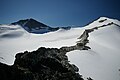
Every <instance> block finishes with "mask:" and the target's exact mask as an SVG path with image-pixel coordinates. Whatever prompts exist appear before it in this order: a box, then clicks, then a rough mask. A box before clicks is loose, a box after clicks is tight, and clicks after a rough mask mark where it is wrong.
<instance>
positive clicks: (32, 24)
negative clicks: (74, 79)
mask: <svg viewBox="0 0 120 80" xmlns="http://www.w3.org/2000/svg"><path fill="white" fill-rule="evenodd" d="M11 24H12V25H20V26H22V27H23V28H24V29H25V30H26V31H28V32H29V33H36V34H43V33H47V32H51V31H57V30H59V27H57V28H53V27H50V26H48V25H46V24H43V23H41V22H38V21H36V20H35V19H32V18H30V19H24V20H19V21H17V22H14V23H11ZM63 29H70V27H67V28H65V27H63Z"/></svg>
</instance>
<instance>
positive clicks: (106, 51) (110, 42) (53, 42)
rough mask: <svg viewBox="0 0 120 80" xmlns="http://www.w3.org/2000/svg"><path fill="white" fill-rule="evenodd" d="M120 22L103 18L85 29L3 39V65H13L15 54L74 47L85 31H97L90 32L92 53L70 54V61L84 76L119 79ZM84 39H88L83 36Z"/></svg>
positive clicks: (0, 43)
mask: <svg viewBox="0 0 120 80" xmlns="http://www.w3.org/2000/svg"><path fill="white" fill-rule="evenodd" d="M119 25H120V21H118V20H115V19H109V18H106V17H101V18H99V19H98V20H96V21H94V22H92V23H91V24H89V25H87V26H85V27H82V28H72V29H70V30H64V29H59V30H58V31H55V32H49V33H46V34H30V33H25V35H24V36H21V37H18V38H12V39H6V38H3V39H2V40H0V62H2V63H6V64H13V62H14V59H15V57H14V56H15V54H16V53H17V52H21V51H26V50H28V51H33V50H35V49H36V48H39V47H51V48H53V47H54V48H60V47H63V46H73V45H76V42H77V41H79V39H78V38H79V37H80V36H81V35H82V34H83V32H84V31H85V29H95V30H94V31H93V32H91V33H89V36H88V40H89V43H88V44H87V46H89V47H90V48H91V49H90V50H74V51H71V52H68V53H67V55H68V59H69V61H70V62H71V63H74V64H75V65H77V66H78V67H79V68H80V73H82V75H83V76H84V77H85V78H87V77H92V78H93V79H94V80H119V78H120V76H119V71H118V69H119V68H120V62H119V61H120V59H119V57H120V54H119V53H120V50H119V47H120V37H119V35H120V26H119ZM83 37H84V36H83Z"/></svg>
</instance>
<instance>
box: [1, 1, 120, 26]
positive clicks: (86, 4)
mask: <svg viewBox="0 0 120 80" xmlns="http://www.w3.org/2000/svg"><path fill="white" fill-rule="evenodd" d="M119 4H120V0H0V24H10V23H12V22H15V21H18V20H21V19H27V18H34V19H36V20H38V21H40V22H43V23H45V24H46V25H48V26H53V27H56V26H83V25H86V24H88V23H89V22H91V21H93V20H95V19H97V18H99V17H101V16H105V17H110V18H116V19H118V20H120V5H119Z"/></svg>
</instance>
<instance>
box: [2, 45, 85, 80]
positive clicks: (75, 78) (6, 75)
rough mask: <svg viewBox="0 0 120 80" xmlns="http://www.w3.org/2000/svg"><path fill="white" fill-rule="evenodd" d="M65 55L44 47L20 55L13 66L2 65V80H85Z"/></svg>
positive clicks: (60, 51)
mask: <svg viewBox="0 0 120 80" xmlns="http://www.w3.org/2000/svg"><path fill="white" fill-rule="evenodd" d="M65 54H66V52H65V51H63V50H61V49H57V48H44V47H41V48H39V49H38V50H36V51H33V52H28V51H25V52H24V53H18V54H17V55H16V56H15V58H16V59H15V62H14V64H13V65H12V66H8V65H6V64H3V63H0V80H83V78H82V76H81V75H80V74H79V73H78V71H79V69H78V68H77V67H76V66H75V65H74V64H70V63H69V61H68V57H67V56H66V55H65Z"/></svg>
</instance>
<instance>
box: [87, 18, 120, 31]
mask: <svg viewBox="0 0 120 80" xmlns="http://www.w3.org/2000/svg"><path fill="white" fill-rule="evenodd" d="M108 24H109V25H112V24H114V25H117V26H119V25H120V21H119V20H117V19H112V18H108V17H99V18H98V19H97V20H95V21H93V22H92V23H90V24H88V25H87V26H86V27H85V28H86V29H88V28H94V27H98V26H105V25H106V26H107V25H108Z"/></svg>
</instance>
